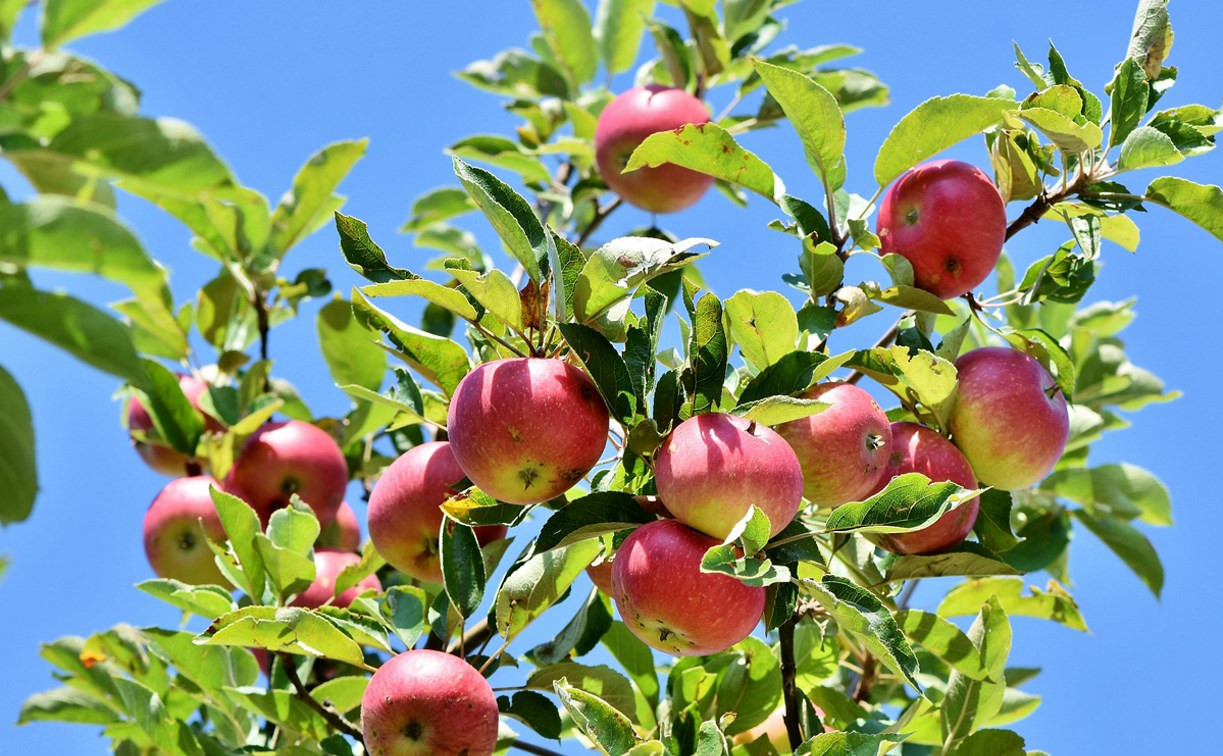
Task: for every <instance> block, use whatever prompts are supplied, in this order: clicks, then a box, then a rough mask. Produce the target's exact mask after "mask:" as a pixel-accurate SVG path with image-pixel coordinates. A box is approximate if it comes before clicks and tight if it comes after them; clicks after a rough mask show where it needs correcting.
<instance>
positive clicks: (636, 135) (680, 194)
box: [595, 84, 713, 213]
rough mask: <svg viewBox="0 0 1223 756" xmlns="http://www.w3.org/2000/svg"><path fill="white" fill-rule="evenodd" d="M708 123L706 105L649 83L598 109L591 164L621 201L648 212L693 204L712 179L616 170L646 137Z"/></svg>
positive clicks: (672, 171)
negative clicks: (593, 154) (596, 167)
mask: <svg viewBox="0 0 1223 756" xmlns="http://www.w3.org/2000/svg"><path fill="white" fill-rule="evenodd" d="M708 122H709V110H708V109H707V108H706V107H705V104H704V103H703V102H701V101H700V100H699V99H697V98H696V97H693V96H692V95H690V94H688V93H687V92H685V91H684V90H682V89H674V88H671V87H663V86H659V85H657V84H652V85H650V86H645V87H634V88H633V89H630V90H628V91H627V92H624V93H623V94H621V95H620V96H619V97H617V98H616V99H614V100H612V101H611V102H610V103H608V105H607V107H605V108H603V112H602V113H601V114H599V122H598V124H597V125H596V127H595V160H596V162H598V164H599V172H600V173H601V174H603V180H604V181H606V182H607V185H608V186H609V187H610V188H611V190H612V191H614V192H615V193H616V194H619V195H620V196H621V197H622V198H624V201H626V202H628V203H629V204H632V205H636V206H637V207H640V208H642V209H643V210H649V211H650V212H652V213H673V212H675V211H677V210H683V209H684V208H686V207H688V206H690V205H692V204H694V203H695V202H696V201H697V200H699V199H700V198H701V197H702V196H703V195H704V194H705V192H706V191H708V190H709V187H710V186H712V185H713V177H712V176H709V175H706V174H704V173H697V172H696V171H692V170H689V169H687V168H681V167H680V166H678V165H671V164H665V165H660V166H658V167H656V168H640V169H638V170H636V171H633V172H632V173H621V171H623V170H624V166H626V165H627V164H628V159H629V156H631V155H632V154H633V150H636V149H637V146H638V145H640V144H641V143H642V142H643V141H645V138H646V137H648V136H649V135H651V134H654V133H656V132H659V131H670V130H672V129H678V128H681V127H683V126H687V125H688V124H691V123H708Z"/></svg>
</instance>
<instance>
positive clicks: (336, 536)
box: [316, 501, 361, 551]
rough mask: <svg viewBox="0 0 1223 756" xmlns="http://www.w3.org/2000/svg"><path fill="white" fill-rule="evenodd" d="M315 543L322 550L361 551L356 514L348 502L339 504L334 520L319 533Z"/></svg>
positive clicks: (359, 526) (359, 528) (359, 530)
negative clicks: (322, 548)
mask: <svg viewBox="0 0 1223 756" xmlns="http://www.w3.org/2000/svg"><path fill="white" fill-rule="evenodd" d="M316 543H317V544H318V545H319V546H322V547H324V548H330V549H340V550H341V551H360V550H361V525H360V524H359V523H358V522H357V513H356V512H354V511H353V510H352V507H351V506H350V505H349V504H348V502H346V501H342V502H340V508H339V509H337V510H336V513H335V520H334V521H333V522H332V523H331V524H330V525H328V526H327V527H325V528H323V529H322V530H321V531H320V532H319V536H318V540H317V541H316Z"/></svg>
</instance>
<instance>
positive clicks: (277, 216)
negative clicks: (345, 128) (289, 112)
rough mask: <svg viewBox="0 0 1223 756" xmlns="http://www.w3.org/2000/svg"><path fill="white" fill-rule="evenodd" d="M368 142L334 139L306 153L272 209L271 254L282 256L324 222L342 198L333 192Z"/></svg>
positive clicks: (269, 244)
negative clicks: (306, 155)
mask: <svg viewBox="0 0 1223 756" xmlns="http://www.w3.org/2000/svg"><path fill="white" fill-rule="evenodd" d="M368 145H369V140H368V139H362V140H360V141H356V142H336V143H335V144H329V145H327V146H326V147H324V148H323V149H321V150H319V151H318V152H316V153H314V154H313V155H311V156H310V159H309V160H307V161H306V164H305V165H303V166H302V167H301V170H299V171H298V172H297V176H295V177H294V178H293V187H292V188H291V189H290V190H289V192H288V194H286V195H285V196H284V198H283V199H281V200H280V204H278V205H277V206H276V209H275V210H274V211H273V212H272V229H271V235H270V236H269V237H268V246H269V247H270V248H271V252H272V254H273V255H274V256H276V257H283V256H284V254H285V252H288V251H289V248H290V247H292V246H293V245H294V244H297V243H298V242H299V241H301V240H302V239H303V238H305V237H306V236H307V235H309V234H311V233H313V232H314V231H315V230H316V229H317V228H318V227H319V226H321V225H322V224H323V223H325V222H326V219H327V218H329V217H330V216H331V214H332V213H333V212H334V211H335V210H336V206H337V204H338V202H342V201H343V200H337V198H335V197H334V196H333V192H335V189H336V187H337V186H339V185H340V182H341V181H343V180H344V177H345V176H347V175H348V172H349V171H351V170H352V167H353V165H355V164H356V162H357V161H358V160H360V159H361V156H362V155H364V154H365V148H366V147H367V146H368Z"/></svg>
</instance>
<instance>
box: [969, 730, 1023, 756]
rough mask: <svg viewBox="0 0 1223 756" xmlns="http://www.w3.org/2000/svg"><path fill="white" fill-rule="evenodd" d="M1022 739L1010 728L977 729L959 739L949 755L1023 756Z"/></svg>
mask: <svg viewBox="0 0 1223 756" xmlns="http://www.w3.org/2000/svg"><path fill="white" fill-rule="evenodd" d="M1025 745H1026V743H1025V741H1024V739H1023V738H1022V737H1020V736H1019V735H1018V734H1016V733H1013V732H1011V731H1010V730H978V731H977V732H974V733H973V734H971V735H969V736H968V737H966V738H964V739H963V740H961V741H960V742H959V743H958V744H956V746H955V747H954V748H953V749H951V751H949V752H948V753H949V756H1025V755H1026V754H1032V753H1034V751H1028V750H1025V748H1024V746H1025Z"/></svg>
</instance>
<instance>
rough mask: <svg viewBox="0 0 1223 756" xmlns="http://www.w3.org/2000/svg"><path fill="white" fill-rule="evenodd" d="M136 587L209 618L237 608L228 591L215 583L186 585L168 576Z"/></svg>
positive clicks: (185, 609)
mask: <svg viewBox="0 0 1223 756" xmlns="http://www.w3.org/2000/svg"><path fill="white" fill-rule="evenodd" d="M136 587H137V588H139V589H140V590H142V591H144V592H145V593H147V594H149V595H150V596H154V597H156V598H159V599H161V600H162V601H164V602H166V603H167V604H170V605H171V606H174V607H177V608H179V609H181V610H183V611H184V612H190V613H191V614H198V615H199V616H201V617H204V618H206V619H209V620H211V619H214V618H216V617H220V616H221V615H222V614H225V613H227V612H232V611H233V610H234V609H236V608H237V606H236V605H235V604H234V600H233V597H231V596H230V595H229V591H227V590H225V589H224V588H222V587H220V586H216V585H187V584H186V583H182V582H179V581H178V580H171V579H169V578H154V579H152V580H145V581H144V582H143V583H137V584H136Z"/></svg>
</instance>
